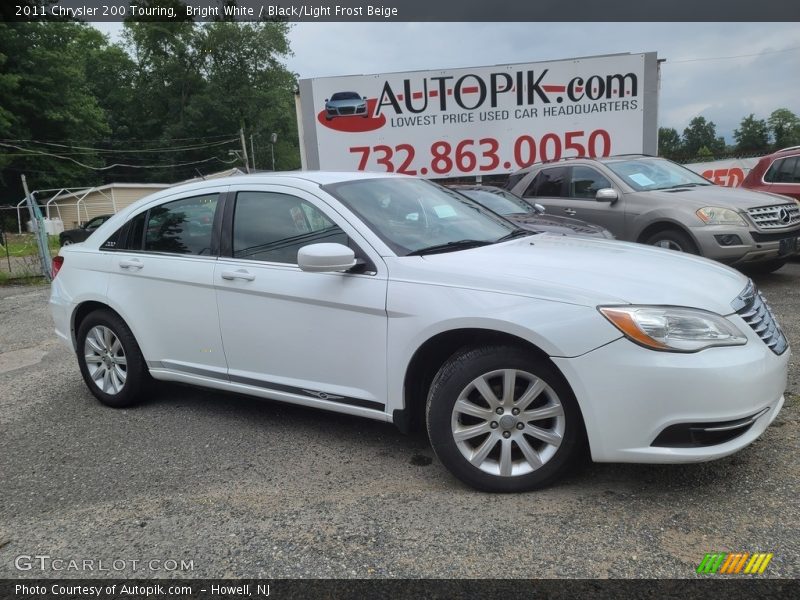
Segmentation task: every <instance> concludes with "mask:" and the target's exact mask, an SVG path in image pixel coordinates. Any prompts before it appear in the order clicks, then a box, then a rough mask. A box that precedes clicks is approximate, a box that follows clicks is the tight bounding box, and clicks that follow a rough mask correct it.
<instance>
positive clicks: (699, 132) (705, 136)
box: [683, 117, 725, 158]
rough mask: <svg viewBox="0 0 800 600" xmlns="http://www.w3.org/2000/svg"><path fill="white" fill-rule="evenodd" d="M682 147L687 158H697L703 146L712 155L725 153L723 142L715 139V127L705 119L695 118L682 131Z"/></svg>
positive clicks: (720, 139)
mask: <svg viewBox="0 0 800 600" xmlns="http://www.w3.org/2000/svg"><path fill="white" fill-rule="evenodd" d="M683 146H684V151H685V153H686V156H687V157H689V158H691V157H694V156H697V155H698V152H699V151H700V148H702V147H703V146H705V147H706V149H707V150H708V151H709V152H711V153H712V155H713V154H720V153H722V152H724V151H725V140H724V139H722V138H721V137H717V126H716V125H715V124H714V122H713V121H706V119H705V117H695V118H694V119H692V120H691V121H690V122H689V126H688V127H687V128H686V129H684V130H683Z"/></svg>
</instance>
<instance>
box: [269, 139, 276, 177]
mask: <svg viewBox="0 0 800 600" xmlns="http://www.w3.org/2000/svg"><path fill="white" fill-rule="evenodd" d="M269 150H270V153H271V154H272V170H273V171H274V170H275V144H270V145H269Z"/></svg>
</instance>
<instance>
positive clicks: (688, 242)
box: [644, 229, 700, 254]
mask: <svg viewBox="0 0 800 600" xmlns="http://www.w3.org/2000/svg"><path fill="white" fill-rule="evenodd" d="M644 243H645V244H648V245H650V246H661V245H662V244H667V245H668V247H669V249H670V250H676V251H678V252H686V253H687V254H700V251H699V250H698V249H697V245H696V244H695V243H694V240H693V239H692V238H691V237H689V235H688V234H686V233H684V232H683V231H679V230H677V229H664V230H663V231H659V232H658V233H655V234H653V235H651V236H650V237H648V238H647V239H646V240H645V242H644ZM664 247H666V246H664Z"/></svg>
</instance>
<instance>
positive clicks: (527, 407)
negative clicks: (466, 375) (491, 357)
mask: <svg viewBox="0 0 800 600" xmlns="http://www.w3.org/2000/svg"><path fill="white" fill-rule="evenodd" d="M565 422H566V419H565V417H564V407H563V406H562V404H561V401H560V400H559V398H558V395H557V394H556V393H555V391H554V390H553V388H551V387H550V386H549V385H547V384H546V383H545V382H544V381H542V380H541V379H539V378H538V377H536V376H535V375H533V374H531V373H528V372H526V371H520V370H517V369H500V370H497V371H491V372H489V373H486V374H484V375H481V376H480V377H478V378H476V379H474V380H472V381H471V382H470V383H469V384H468V385H467V386H466V387H465V388H464V389H463V390H462V392H461V393H460V394H459V396H458V399H457V400H456V402H455V405H454V406H453V413H452V418H451V431H452V434H453V439H454V440H455V443H456V446H457V448H458V450H459V451H460V452H461V454H462V455H463V456H464V458H466V459H467V460H468V461H469V462H470V463H471V464H472V465H473V466H475V467H477V468H478V469H480V470H481V471H483V472H485V473H488V474H490V475H500V476H502V477H515V476H518V475H525V474H527V473H530V472H532V471H535V470H536V469H538V468H540V467H541V466H542V465H544V464H545V463H546V462H547V461H549V460H550V459H551V458H552V457H553V456H554V455H555V453H556V451H557V450H558V448H559V447H560V446H561V442H562V440H563V437H564V426H565Z"/></svg>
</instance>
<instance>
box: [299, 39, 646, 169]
mask: <svg viewBox="0 0 800 600" xmlns="http://www.w3.org/2000/svg"><path fill="white" fill-rule="evenodd" d="M298 111H299V114H298V117H299V119H298V122H299V124H300V125H299V128H300V139H301V146H302V152H303V168H306V169H323V170H333V171H359V170H360V171H377V172H398V173H406V174H409V175H419V176H422V177H434V178H435V177H457V176H465V175H469V176H475V175H492V174H499V173H510V172H513V171H516V170H517V169H520V168H522V167H526V166H529V165H531V164H534V163H538V162H544V161H552V160H558V159H560V158H568V157H574V156H609V155H612V154H627V153H646V154H653V155H655V154H657V151H658V148H657V145H658V142H657V135H658V124H657V119H658V59H657V57H656V53H655V52H648V53H642V54H615V55H607V56H595V57H587V58H575V59H569V60H558V61H548V62H535V63H525V64H513V65H496V66H491V67H475V68H463V69H447V70H439V71H413V72H407V73H387V74H376V75H357V76H344V77H325V78H318V79H303V80H301V81H300V104H299V108H298Z"/></svg>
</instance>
